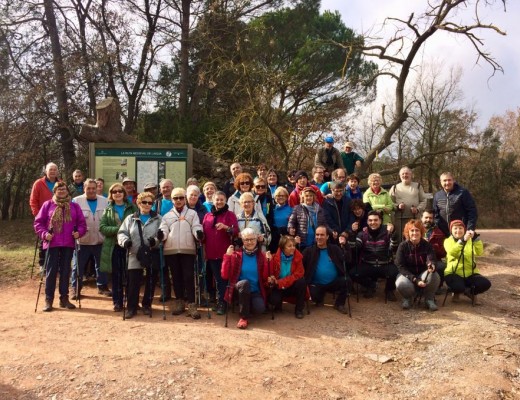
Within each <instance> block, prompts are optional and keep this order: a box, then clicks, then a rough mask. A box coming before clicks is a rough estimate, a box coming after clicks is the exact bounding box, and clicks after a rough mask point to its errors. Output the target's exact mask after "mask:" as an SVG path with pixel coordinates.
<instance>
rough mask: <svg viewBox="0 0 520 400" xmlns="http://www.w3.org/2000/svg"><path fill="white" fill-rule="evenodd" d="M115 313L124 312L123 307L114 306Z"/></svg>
mask: <svg viewBox="0 0 520 400" xmlns="http://www.w3.org/2000/svg"><path fill="white" fill-rule="evenodd" d="M114 311H115V312H121V311H123V306H120V305H119V304H114Z"/></svg>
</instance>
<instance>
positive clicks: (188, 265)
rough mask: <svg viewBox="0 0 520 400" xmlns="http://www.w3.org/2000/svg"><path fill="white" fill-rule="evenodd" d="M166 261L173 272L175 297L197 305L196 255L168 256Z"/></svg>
mask: <svg viewBox="0 0 520 400" xmlns="http://www.w3.org/2000/svg"><path fill="white" fill-rule="evenodd" d="M165 260H166V265H167V266H168V268H170V269H171V271H172V278H173V290H174V292H175V297H176V298H177V299H178V300H186V301H187V302H188V303H195V255H193V254H173V255H167V256H166V257H165Z"/></svg>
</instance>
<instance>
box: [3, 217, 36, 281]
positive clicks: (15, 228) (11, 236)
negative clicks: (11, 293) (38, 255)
mask: <svg viewBox="0 0 520 400" xmlns="http://www.w3.org/2000/svg"><path fill="white" fill-rule="evenodd" d="M32 222H33V221H32V219H24V220H17V221H0V285H5V284H13V283H18V282H23V281H25V280H27V278H28V277H29V276H30V275H31V268H32V262H33V256H34V246H35V240H36V236H35V235H34V231H33V226H32ZM37 264H38V260H36V265H35V271H34V272H35V273H36V274H37V273H38V265H37Z"/></svg>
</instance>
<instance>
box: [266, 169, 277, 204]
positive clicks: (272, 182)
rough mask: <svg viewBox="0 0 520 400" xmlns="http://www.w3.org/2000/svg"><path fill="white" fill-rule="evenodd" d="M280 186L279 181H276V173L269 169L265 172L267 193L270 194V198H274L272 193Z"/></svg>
mask: <svg viewBox="0 0 520 400" xmlns="http://www.w3.org/2000/svg"><path fill="white" fill-rule="evenodd" d="M279 186H280V183H279V179H278V173H277V172H276V171H275V170H274V169H273V168H271V169H270V170H269V171H267V187H268V189H269V193H271V196H272V197H273V198H274V192H275V191H276V189H277V188H278V187H279Z"/></svg>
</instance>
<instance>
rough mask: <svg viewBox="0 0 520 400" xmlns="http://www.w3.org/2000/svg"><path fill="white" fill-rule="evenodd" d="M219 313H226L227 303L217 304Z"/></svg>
mask: <svg viewBox="0 0 520 400" xmlns="http://www.w3.org/2000/svg"><path fill="white" fill-rule="evenodd" d="M216 311H217V315H224V314H225V313H226V304H225V303H220V302H219V303H218V304H217V310H216Z"/></svg>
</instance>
